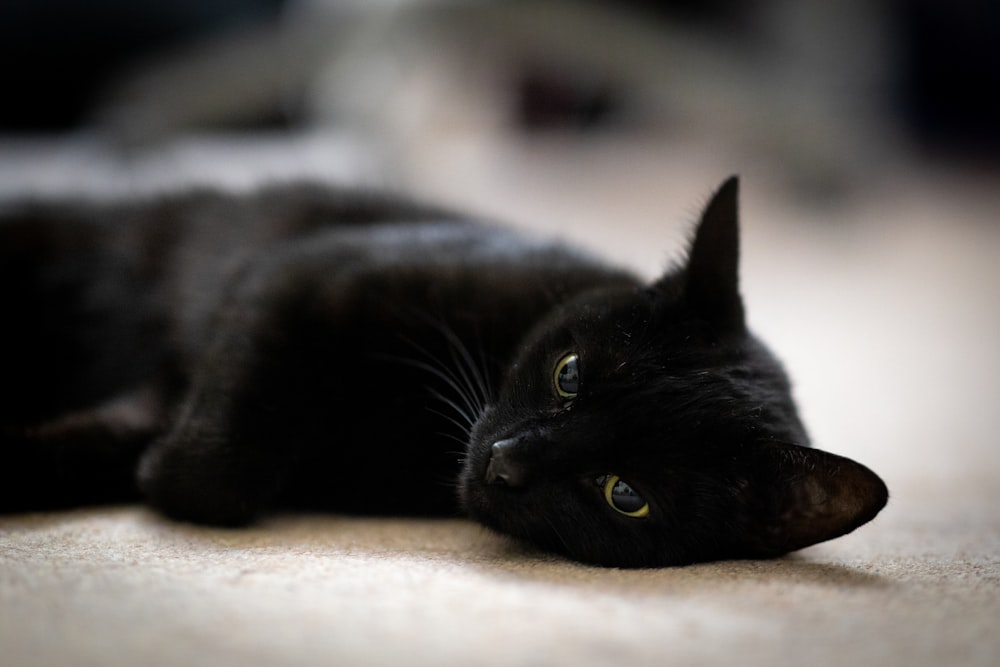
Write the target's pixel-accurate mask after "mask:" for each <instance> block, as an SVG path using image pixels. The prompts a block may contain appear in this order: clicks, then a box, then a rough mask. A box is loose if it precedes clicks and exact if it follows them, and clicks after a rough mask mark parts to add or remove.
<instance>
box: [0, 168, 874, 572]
mask: <svg viewBox="0 0 1000 667" xmlns="http://www.w3.org/2000/svg"><path fill="white" fill-rule="evenodd" d="M737 189H738V185H737V181H736V179H735V178H733V179H730V180H729V181H727V182H726V183H725V184H723V186H722V187H721V188H720V189H719V191H718V192H717V193H716V194H715V196H714V198H713V199H712V200H711V202H710V203H709V205H708V206H707V208H706V209H705V212H704V214H703V216H702V219H701V222H700V224H699V226H698V228H697V232H696V235H695V238H694V241H693V243H692V245H691V248H690V252H689V256H688V259H687V262H686V264H685V265H684V266H681V267H677V268H675V269H672V270H669V271H668V272H667V273H666V274H665V275H664V276H663V277H661V278H660V279H659V280H657V281H656V282H654V283H653V284H651V285H644V284H642V283H641V282H640V281H639V280H637V279H636V278H635V277H633V276H632V275H630V274H629V273H627V272H624V271H621V270H619V269H615V268H610V267H608V266H606V265H604V264H602V263H600V262H598V261H596V260H594V259H592V258H590V257H588V256H586V255H584V254H582V253H580V252H578V251H576V250H573V249H570V248H567V247H565V246H563V245H559V244H555V243H552V242H547V241H540V240H537V239H535V238H531V237H528V236H525V235H521V234H518V233H515V232H512V231H508V230H505V229H502V228H498V227H493V226H488V225H483V224H478V223H475V222H472V221H469V220H468V219H466V218H463V217H461V216H456V215H454V214H451V213H449V212H446V211H441V210H434V209H430V208H422V207H419V206H415V205H409V204H404V203H399V202H396V201H390V200H386V199H382V198H379V197H377V196H373V195H371V196H370V195H365V194H358V193H347V192H341V191H332V190H330V189H324V188H319V187H308V186H281V187H272V188H268V189H263V190H261V191H259V192H257V193H255V194H251V195H241V196H237V195H225V194H220V193H213V192H198V193H188V194H185V195H179V196H162V197H156V198H151V199H149V200H146V201H133V202H124V203H123V202H108V203H94V202H90V203H84V202H62V203H51V202H49V203H46V202H35V203H21V204H17V205H14V204H11V205H8V206H7V207H6V208H5V210H4V212H3V216H2V221H0V295H2V298H3V303H4V311H5V313H6V314H7V315H6V318H5V319H6V322H7V323H6V324H5V325H4V326H3V327H2V330H0V354H2V355H3V368H4V371H3V376H2V382H3V385H4V392H5V395H7V396H9V397H10V398H8V399H6V400H5V401H4V402H3V403H2V404H0V425H2V427H3V430H2V435H0V437H2V439H3V447H2V448H3V458H4V460H5V464H4V477H5V478H6V480H5V482H4V484H3V485H2V489H0V507H2V508H3V509H5V510H6V511H17V510H26V509H41V508H53V507H65V506H72V505H78V504H83V503H93V502H107V501H123V500H128V499H132V498H136V497H138V496H139V495H140V494H141V495H142V496H144V497H145V499H146V500H147V501H148V502H149V503H151V504H152V505H153V506H155V507H157V508H159V509H160V510H161V511H163V512H164V513H166V514H168V515H170V516H172V517H176V518H179V519H185V520H191V521H197V522H205V523H212V524H223V525H236V524H243V523H246V522H249V521H251V520H253V519H254V518H255V517H257V516H258V515H259V514H260V513H261V512H263V511H266V510H268V509H272V508H276V507H281V508H303V509H319V510H335V511H340V512H351V513H391V514H397V515H398V514H451V513H454V512H455V510H456V507H457V506H459V505H460V506H461V507H462V508H464V509H465V510H466V512H467V513H468V514H469V515H471V516H472V517H473V518H474V519H476V520H478V521H480V522H481V523H483V524H485V525H486V526H489V527H490V528H493V529H496V530H497V531H500V532H502V533H506V534H510V535H513V536H515V537H517V538H520V539H523V540H525V541H527V542H529V543H531V544H534V545H537V546H538V547H541V548H543V549H546V550H551V551H555V552H558V553H562V554H565V555H567V556H569V557H571V558H574V559H578V560H581V561H584V562H589V563H596V564H601V565H613V566H629V567H632V566H662V565H676V564H683V563H692V562H696V561H703V560H711V559H720V558H741V557H770V556H777V555H780V554H784V553H786V552H788V551H792V550H795V549H799V548H802V547H805V546H808V545H810V544H814V543H816V542H820V541H823V540H827V539H831V538H833V537H837V536H839V535H843V534H844V533H847V532H849V531H851V530H853V529H855V528H857V527H858V526H860V525H861V524H863V523H865V522H867V521H869V520H870V519H872V518H873V517H874V516H875V515H876V514H877V513H878V512H879V510H880V509H881V508H882V507H883V506H884V505H885V503H886V500H887V491H886V488H885V485H884V484H883V483H882V481H881V480H880V479H879V478H878V477H877V476H876V475H875V474H874V473H872V472H871V471H870V470H868V469H867V468H865V467H864V466H862V465H859V464H858V463H855V462H853V461H851V460H848V459H845V458H842V457H840V456H836V455H833V454H828V453H825V452H822V451H819V450H815V449H810V448H809V447H808V444H809V443H808V437H807V436H806V433H805V431H804V429H803V427H802V425H801V423H800V421H799V418H798V416H797V415H796V410H795V406H794V404H793V402H792V399H791V397H790V392H789V386H788V381H787V379H786V377H785V374H784V372H783V371H782V369H781V366H780V365H779V363H778V362H777V361H776V360H775V359H774V357H772V356H771V354H770V353H769V352H768V351H767V350H766V349H765V347H764V346H763V345H762V344H761V343H760V342H758V341H757V340H756V339H755V338H754V337H753V336H752V335H751V334H750V333H749V332H748V331H747V329H746V326H745V323H744V314H743V306H742V301H741V298H740V295H739V291H738V279H737V265H738V252H739V251H738V221H737ZM456 480H457V489H456ZM456 500H457V502H456Z"/></svg>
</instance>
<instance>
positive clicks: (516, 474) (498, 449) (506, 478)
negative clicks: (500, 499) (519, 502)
mask: <svg viewBox="0 0 1000 667" xmlns="http://www.w3.org/2000/svg"><path fill="white" fill-rule="evenodd" d="M517 443H518V440H517V439H516V438H510V439H507V440H498V441H497V442H494V443H493V446H492V447H491V448H490V463H489V465H488V466H486V483H487V484H504V485H506V486H521V485H522V484H524V482H525V478H526V475H525V470H524V468H523V467H521V466H519V465H517V464H516V463H514V462H513V461H512V460H511V458H512V451H513V449H514V447H515V445H517Z"/></svg>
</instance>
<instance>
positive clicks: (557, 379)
mask: <svg viewBox="0 0 1000 667" xmlns="http://www.w3.org/2000/svg"><path fill="white" fill-rule="evenodd" d="M552 381H553V383H554V384H555V388H556V393H557V394H559V395H560V396H562V397H563V398H575V397H576V395H577V394H578V393H579V391H580V358H579V357H577V356H576V355H575V354H567V355H566V356H565V357H563V358H562V359H560V360H559V363H557V364H556V370H555V372H553V374H552Z"/></svg>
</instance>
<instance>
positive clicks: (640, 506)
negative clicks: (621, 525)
mask: <svg viewBox="0 0 1000 667" xmlns="http://www.w3.org/2000/svg"><path fill="white" fill-rule="evenodd" d="M596 482H597V485H598V486H600V487H602V489H603V491H604V500H605V501H607V503H608V505H610V506H611V509H613V510H614V511H616V512H618V513H619V514H624V515H625V516H630V517H633V518H635V519H641V518H643V517H645V516H647V515H648V514H649V503H647V502H646V501H645V500H643V498H642V496H640V495H639V494H638V493H636V491H635V489H633V488H632V487H631V486H629V485H628V484H627V483H626V482H623V481H622V479H621V477H619V476H618V475H601V476H600V477H598V478H597V480H596Z"/></svg>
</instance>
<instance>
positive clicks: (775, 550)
mask: <svg viewBox="0 0 1000 667" xmlns="http://www.w3.org/2000/svg"><path fill="white" fill-rule="evenodd" d="M754 468H755V469H756V470H757V471H758V472H757V474H756V475H755V478H754V479H753V480H752V482H751V488H750V489H748V491H749V492H750V493H752V494H753V495H754V496H755V497H756V501H757V503H758V509H759V510H760V513H759V515H758V516H759V525H758V526H757V531H756V532H757V534H756V535H755V536H754V537H753V538H751V539H752V541H755V542H756V543H757V544H756V546H757V547H759V548H760V549H761V550H762V553H763V554H764V555H779V554H784V553H788V552H789V551H795V550H796V549H802V548H804V547H807V546H809V545H812V544H816V543H817V542H824V541H826V540H830V539H833V538H835V537H839V536H841V535H844V534H846V533H849V532H851V531H852V530H854V529H855V528H857V527H858V526H861V525H862V524H865V523H867V522H869V521H871V520H872V519H873V518H875V515H876V514H878V513H879V511H880V510H881V509H882V508H883V507H885V504H886V502H887V501H888V499H889V491H888V489H886V486H885V483H884V482H883V481H882V480H881V479H880V478H879V477H878V475H876V474H875V473H873V472H872V471H871V470H869V469H868V468H866V467H865V466H863V465H861V464H860V463H856V462H854V461H852V460H851V459H848V458H844V457H843V456H837V455H836V454H830V453H829V452H824V451H821V450H818V449H812V448H809V447H799V446H796V445H781V444H769V445H768V446H767V447H765V448H764V449H763V450H762V451H758V452H757V453H755V454H754Z"/></svg>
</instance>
